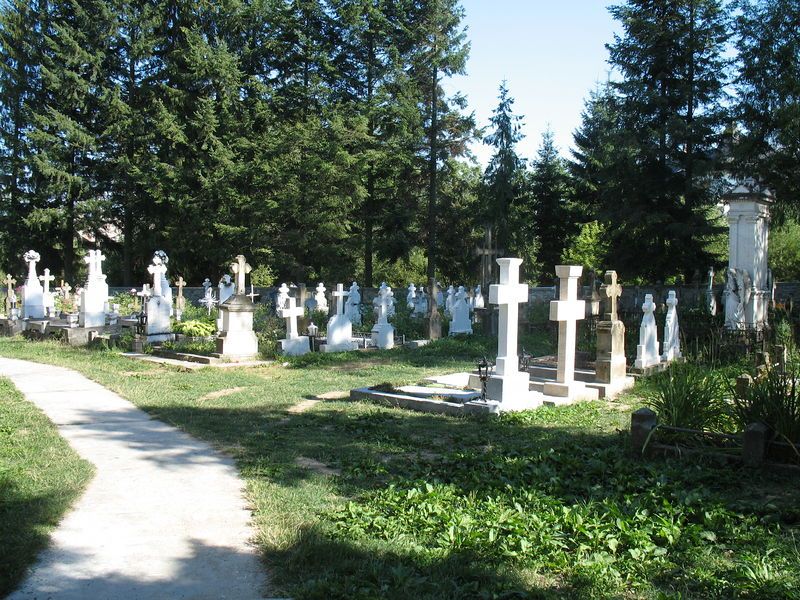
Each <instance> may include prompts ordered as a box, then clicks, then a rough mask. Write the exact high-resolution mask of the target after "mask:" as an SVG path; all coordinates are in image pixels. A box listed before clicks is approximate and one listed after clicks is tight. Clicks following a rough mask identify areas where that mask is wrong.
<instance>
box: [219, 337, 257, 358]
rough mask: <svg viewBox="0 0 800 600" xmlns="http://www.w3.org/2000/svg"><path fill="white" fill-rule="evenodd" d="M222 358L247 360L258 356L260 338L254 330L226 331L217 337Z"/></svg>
mask: <svg viewBox="0 0 800 600" xmlns="http://www.w3.org/2000/svg"><path fill="white" fill-rule="evenodd" d="M217 353H218V354H219V355H220V358H230V359H236V360H246V359H252V358H256V357H257V356H258V338H257V337H256V334H255V333H253V332H252V331H226V332H224V333H221V334H220V335H219V337H218V338H217Z"/></svg>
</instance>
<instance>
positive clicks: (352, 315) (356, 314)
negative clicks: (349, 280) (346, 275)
mask: <svg viewBox="0 0 800 600" xmlns="http://www.w3.org/2000/svg"><path fill="white" fill-rule="evenodd" d="M344 312H345V314H346V315H347V318H348V319H350V322H351V323H352V324H353V325H361V290H360V288H359V287H358V284H357V283H356V282H355V281H354V282H353V285H351V286H350V291H349V293H348V294H347V304H346V305H345V310H344Z"/></svg>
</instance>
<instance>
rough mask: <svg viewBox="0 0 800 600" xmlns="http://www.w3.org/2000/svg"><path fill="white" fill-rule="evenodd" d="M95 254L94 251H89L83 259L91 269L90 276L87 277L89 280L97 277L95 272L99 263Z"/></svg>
mask: <svg viewBox="0 0 800 600" xmlns="http://www.w3.org/2000/svg"><path fill="white" fill-rule="evenodd" d="M94 252H95V251H94V250H89V251H88V252H87V253H86V256H84V257H83V262H85V263H86V265H87V266H88V267H89V275H88V276H87V279H94V277H95V270H96V269H97V261H96V260H95V257H94Z"/></svg>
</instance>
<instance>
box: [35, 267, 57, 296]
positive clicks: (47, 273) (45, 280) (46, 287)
mask: <svg viewBox="0 0 800 600" xmlns="http://www.w3.org/2000/svg"><path fill="white" fill-rule="evenodd" d="M54 279H55V276H53V275H50V269H45V270H44V275H39V281H41V282H43V283H44V293H45V294H49V293H50V282H51V281H53V280H54Z"/></svg>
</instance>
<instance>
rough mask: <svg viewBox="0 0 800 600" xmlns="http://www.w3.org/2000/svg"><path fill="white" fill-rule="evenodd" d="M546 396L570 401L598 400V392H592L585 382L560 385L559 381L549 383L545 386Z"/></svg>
mask: <svg viewBox="0 0 800 600" xmlns="http://www.w3.org/2000/svg"><path fill="white" fill-rule="evenodd" d="M543 392H544V395H545V396H555V397H557V398H567V399H569V400H590V399H593V398H597V390H590V389H588V388H587V387H586V383H585V382H583V381H571V382H569V383H560V382H558V381H548V382H546V383H545V384H544V390H543Z"/></svg>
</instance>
